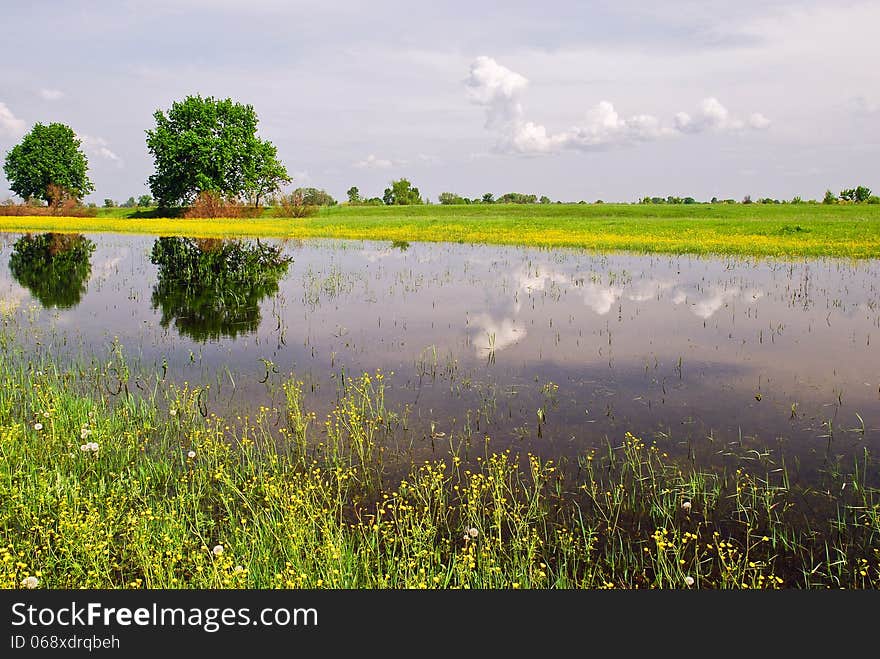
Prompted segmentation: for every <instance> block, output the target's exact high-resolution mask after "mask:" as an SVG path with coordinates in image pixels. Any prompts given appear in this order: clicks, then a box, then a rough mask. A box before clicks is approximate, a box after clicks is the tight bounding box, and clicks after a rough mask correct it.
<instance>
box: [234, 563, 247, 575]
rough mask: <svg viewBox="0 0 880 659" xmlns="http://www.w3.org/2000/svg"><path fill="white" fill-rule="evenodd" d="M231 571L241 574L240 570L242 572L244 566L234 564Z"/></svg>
mask: <svg viewBox="0 0 880 659" xmlns="http://www.w3.org/2000/svg"><path fill="white" fill-rule="evenodd" d="M232 571H233V572H235V573H237V574H241V573H242V572H244V566H243V565H236V566H235V567H234V568H232Z"/></svg>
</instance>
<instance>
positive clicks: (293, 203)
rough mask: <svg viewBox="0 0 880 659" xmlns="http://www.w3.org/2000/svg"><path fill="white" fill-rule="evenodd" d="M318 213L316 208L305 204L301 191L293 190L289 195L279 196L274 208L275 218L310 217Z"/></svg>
mask: <svg viewBox="0 0 880 659" xmlns="http://www.w3.org/2000/svg"><path fill="white" fill-rule="evenodd" d="M317 212H318V207H317V206H315V205H314V204H309V203H307V200H306V198H305V196H304V195H303V193H302V191H300V190H294V191H293V192H291V193H290V194H286V195H281V196H280V197H279V198H278V204H277V205H276V206H275V209H274V211H273V215H275V217H297V218H298V217H311V216H313V215H315V214H317Z"/></svg>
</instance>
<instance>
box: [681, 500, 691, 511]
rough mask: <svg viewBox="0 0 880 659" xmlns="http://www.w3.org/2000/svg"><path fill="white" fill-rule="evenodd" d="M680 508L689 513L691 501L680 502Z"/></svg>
mask: <svg viewBox="0 0 880 659" xmlns="http://www.w3.org/2000/svg"><path fill="white" fill-rule="evenodd" d="M681 509H682V510H683V511H685V512H686V513H689V512H690V511H691V502H690V501H685V502H684V503H683V504H681Z"/></svg>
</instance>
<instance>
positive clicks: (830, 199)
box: [822, 190, 837, 204]
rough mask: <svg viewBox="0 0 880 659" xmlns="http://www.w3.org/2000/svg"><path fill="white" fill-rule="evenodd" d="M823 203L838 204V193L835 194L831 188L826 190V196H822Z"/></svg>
mask: <svg viewBox="0 0 880 659" xmlns="http://www.w3.org/2000/svg"><path fill="white" fill-rule="evenodd" d="M822 203H823V204H836V203H837V195H835V194H834V193H833V192H831V190H825V196H824V197H823V198H822Z"/></svg>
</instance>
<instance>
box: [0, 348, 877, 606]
mask: <svg viewBox="0 0 880 659" xmlns="http://www.w3.org/2000/svg"><path fill="white" fill-rule="evenodd" d="M32 359H33V358H32V357H28V356H27V355H26V354H25V353H17V352H15V351H12V350H4V351H3V352H2V353H0V587H3V588H19V587H24V586H28V587H34V586H35V587H41V588H42V587H45V588H240V587H251V588H292V587H295V588H300V587H321V588H504V589H515V588H689V587H690V588H736V589H739V588H841V587H842V588H849V589H859V588H870V589H874V588H877V587H878V586H880V549H878V547H880V492H878V491H877V490H876V489H873V488H872V487H870V485H869V483H868V482H867V479H866V474H870V473H872V470H876V463H875V462H874V461H873V458H872V457H871V456H869V455H867V454H865V455H864V456H862V457H861V458H859V459H858V460H856V461H855V463H854V464H853V465H852V469H851V471H849V472H848V473H839V474H835V475H833V476H829V482H827V483H823V484H822V486H821V487H819V488H815V489H803V488H799V487H797V486H796V485H793V484H791V482H790V481H789V474H788V471H787V469H786V466H785V465H784V464H777V463H775V462H774V461H772V460H771V459H769V458H767V457H764V458H762V459H747V458H746V457H745V456H744V457H743V460H742V464H741V465H740V466H739V467H732V468H730V469H728V470H721V471H713V470H709V469H702V468H699V466H698V465H691V464H690V463H687V464H685V465H682V464H679V463H677V462H676V461H674V460H673V459H671V458H670V457H668V456H667V455H666V454H665V453H664V452H663V449H662V448H661V447H658V446H655V445H646V444H645V443H644V442H642V441H640V440H639V439H638V438H636V437H633V436H632V435H629V434H627V435H625V436H623V437H618V438H615V439H614V441H612V442H610V443H609V444H608V446H607V447H606V448H605V449H604V450H602V451H599V452H591V453H588V454H585V455H583V456H582V458H581V459H580V460H579V461H578V464H577V465H569V467H568V468H565V469H564V468H563V467H562V466H560V465H557V464H554V463H553V462H549V461H544V460H540V459H538V458H537V457H534V456H531V455H522V456H517V455H515V454H511V453H510V452H493V451H491V450H489V448H488V444H487V445H486V449H485V452H484V453H483V454H482V455H480V456H478V457H477V458H476V459H474V460H471V461H470V462H465V461H464V460H462V458H461V456H460V455H459V453H458V452H457V450H456V449H455V446H456V439H455V438H454V437H450V438H449V442H450V444H449V449H448V452H447V453H442V452H441V453H440V454H438V455H436V456H435V457H434V458H433V459H431V460H428V461H424V460H412V461H409V462H408V461H407V459H406V456H405V455H394V454H393V452H392V451H391V450H390V449H389V448H388V447H389V446H391V443H390V440H391V438H392V436H393V435H394V433H395V429H396V428H397V423H398V420H399V418H398V416H397V411H396V410H392V409H388V408H387V407H386V405H385V402H384V391H385V387H386V386H387V385H388V383H387V381H386V379H385V378H384V377H383V376H382V375H381V374H378V373H377V374H374V375H372V376H371V375H366V374H365V375H363V376H362V377H360V378H352V379H349V380H348V383H347V384H346V385H345V387H344V388H343V389H342V390H341V391H340V393H339V398H338V402H337V404H336V406H335V408H334V409H333V410H332V411H331V413H330V414H329V415H328V416H327V418H326V419H321V420H319V419H318V418H317V417H316V416H315V415H314V414H311V413H309V412H308V410H306V409H305V407H304V403H303V396H302V385H301V383H299V382H297V380H296V379H295V378H293V377H291V378H290V379H289V380H287V382H286V383H285V385H284V394H285V396H284V400H285V401H286V402H285V403H284V404H283V405H281V406H279V407H274V406H272V405H271V404H267V405H265V406H262V407H259V408H256V409H254V410H252V414H250V415H246V414H245V415H243V416H242V417H240V419H236V420H235V421H233V420H229V419H224V418H221V417H218V416H215V415H213V414H209V413H207V412H206V411H205V410H204V409H203V408H202V407H200V404H199V401H200V398H201V395H200V394H201V390H200V389H199V388H198V387H192V386H182V387H180V386H175V385H172V384H169V383H164V382H162V381H161V380H159V379H157V380H156V381H154V382H153V384H152V385H149V386H147V387H146V388H145V390H146V392H147V393H137V394H129V393H128V392H129V391H135V388H134V387H131V388H128V387H125V386H123V385H124V384H125V383H126V381H127V378H128V377H129V376H128V368H127V367H126V364H125V358H124V354H123V352H122V350H121V347H119V346H116V347H115V348H114V349H113V350H112V351H111V355H110V358H109V359H107V357H106V356H102V357H96V358H95V359H94V360H93V361H92V362H90V363H83V364H81V365H79V366H77V367H72V368H71V369H69V370H59V369H58V368H56V367H55V365H53V364H52V363H51V362H46V361H43V362H39V363H37V362H34V361H32ZM111 392H113V393H111ZM114 393H115V395H114ZM92 443H94V444H92ZM92 448H97V450H92ZM401 469H402V471H401ZM400 473H402V474H403V477H402V478H401V477H400V476H395V475H394V474H400Z"/></svg>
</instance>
